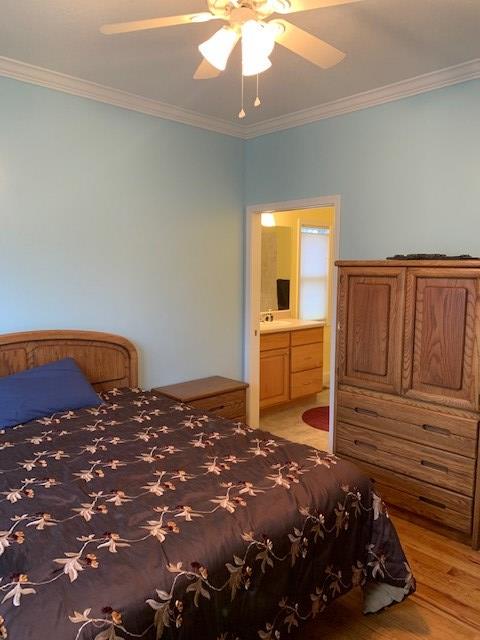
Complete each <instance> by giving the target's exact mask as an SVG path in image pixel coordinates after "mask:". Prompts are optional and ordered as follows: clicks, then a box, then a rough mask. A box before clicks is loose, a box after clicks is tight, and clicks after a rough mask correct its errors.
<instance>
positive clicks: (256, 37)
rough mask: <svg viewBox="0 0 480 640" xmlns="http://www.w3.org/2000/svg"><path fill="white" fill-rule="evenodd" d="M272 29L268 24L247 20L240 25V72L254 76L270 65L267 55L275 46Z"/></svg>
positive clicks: (274, 33)
mask: <svg viewBox="0 0 480 640" xmlns="http://www.w3.org/2000/svg"><path fill="white" fill-rule="evenodd" d="M275 35H276V32H275V30H274V29H271V28H269V26H268V25H265V24H262V23H261V22H257V21H256V20H248V21H247V22H245V23H244V24H243V25H242V74H243V75H244V76H254V75H257V74H258V73H263V71H266V70H267V69H269V68H270V67H271V66H272V63H271V62H270V60H269V57H268V56H269V55H270V54H271V53H272V51H273V47H274V46H275Z"/></svg>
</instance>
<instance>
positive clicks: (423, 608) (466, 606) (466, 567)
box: [297, 517, 480, 640]
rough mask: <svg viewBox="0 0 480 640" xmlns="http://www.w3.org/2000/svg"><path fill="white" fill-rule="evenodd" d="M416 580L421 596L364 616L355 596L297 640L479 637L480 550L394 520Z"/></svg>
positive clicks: (358, 596)
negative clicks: (375, 613)
mask: <svg viewBox="0 0 480 640" xmlns="http://www.w3.org/2000/svg"><path fill="white" fill-rule="evenodd" d="M392 519H393V521H394V522H395V525H396V527H397V531H398V534H399V536H400V540H401V542H402V545H403V548H404V550H405V553H406V555H407V558H408V560H409V562H410V564H411V567H412V569H413V573H414V575H415V577H416V579H417V592H416V593H415V595H413V596H412V597H411V598H409V599H408V600H407V601H405V602H403V603H401V604H399V605H396V606H394V607H392V608H390V609H388V610H387V611H383V612H382V613H380V614H378V615H373V616H364V615H363V614H362V613H361V593H360V592H359V591H358V590H355V591H353V592H350V593H349V594H348V595H346V596H345V597H344V598H340V599H339V600H337V601H336V602H334V603H333V604H332V605H331V606H330V607H329V608H328V609H327V610H326V611H325V612H324V613H323V614H322V616H319V617H318V618H317V619H316V620H313V621H312V622H310V623H309V624H308V625H306V626H305V627H304V628H303V629H302V630H301V632H300V633H299V634H298V636H297V640H334V639H335V640H339V639H342V640H367V639H372V640H373V639H374V640H410V639H411V638H431V639H433V640H467V639H468V640H478V639H480V552H478V551H473V550H472V549H471V548H470V547H467V546H465V545H463V544H460V543H459V542H454V541H452V540H449V539H447V538H444V537H443V536H441V535H439V534H436V533H433V532H432V531H429V530H427V529H423V528H421V527H418V526H416V525H414V524H411V523H409V522H407V521H406V520H402V519H400V518H398V517H394V518H392Z"/></svg>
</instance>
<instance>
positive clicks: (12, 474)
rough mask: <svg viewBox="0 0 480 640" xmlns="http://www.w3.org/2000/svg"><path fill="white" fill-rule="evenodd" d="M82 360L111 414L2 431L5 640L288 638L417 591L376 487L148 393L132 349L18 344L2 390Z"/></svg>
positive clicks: (9, 346)
mask: <svg viewBox="0 0 480 640" xmlns="http://www.w3.org/2000/svg"><path fill="white" fill-rule="evenodd" d="M67 356H71V357H73V358H75V360H76V361H77V362H78V364H79V365H80V367H81V368H82V370H83V371H84V373H85V374H86V375H87V376H88V378H89V380H90V381H91V383H92V385H93V386H94V387H95V388H96V389H97V390H98V391H100V392H102V394H103V399H104V402H103V404H102V405H101V406H100V407H97V408H92V409H82V410H78V411H66V412H62V413H61V414H55V415H53V416H47V417H45V418H42V419H39V420H36V421H33V422H30V423H27V424H24V425H20V426H18V427H14V428H10V429H5V430H3V431H1V432H0V518H1V522H0V529H1V531H0V553H1V556H0V576H1V581H0V638H7V637H8V638H10V639H13V640H20V639H21V640H33V639H34V638H35V640H54V639H55V640H93V639H95V640H115V639H117V638H143V639H144V640H154V639H156V640H160V639H162V640H163V639H167V640H174V639H175V640H177V639H178V640H193V639H194V638H195V639H196V640H198V639H201V640H210V639H211V640H234V639H240V640H253V639H254V638H255V639H258V638H260V639H261V640H275V639H278V638H283V637H285V636H286V635H288V634H289V633H290V632H292V633H293V632H295V631H296V630H297V628H299V627H301V625H302V623H303V622H304V621H306V620H309V619H311V618H313V617H315V616H317V615H318V614H319V613H320V612H321V611H323V610H324V609H325V608H326V606H327V605H328V604H329V602H331V601H332V600H334V599H335V598H337V597H339V596H341V595H342V594H344V593H346V592H347V591H349V590H351V589H352V588H355V587H362V588H363V589H364V594H365V597H364V606H365V611H366V612H375V611H379V610H381V609H382V608H384V607H386V606H389V605H390V604H392V603H395V602H400V601H401V600H403V599H404V598H405V597H406V596H408V595H409V594H410V593H412V592H413V591H414V589H415V582H414V578H413V577H412V574H411V571H410V568H409V565H408V563H407V560H406V558H405V556H404V553H403V551H402V548H401V545H400V543H399V540H398V537H397V535H396V532H395V529H394V527H393V525H392V523H391V521H390V519H389V518H388V514H387V513H386V510H385V507H384V505H383V503H382V500H381V498H380V497H379V496H377V495H376V493H375V490H374V487H373V486H372V484H371V481H370V480H369V479H368V478H367V477H366V476H364V475H363V474H362V473H361V472H360V471H359V470H358V469H357V468H356V467H355V466H354V465H352V464H350V463H348V462H344V461H341V460H340V459H338V458H337V457H335V456H334V455H332V454H329V453H326V452H322V451H317V450H315V449H312V448H310V447H306V446H303V445H299V444H295V443H292V442H289V441H286V440H282V439H280V438H276V437H273V436H272V435H271V434H269V433H266V432H262V431H259V430H253V429H251V428H249V427H248V426H246V425H245V424H241V423H234V422H231V421H229V420H226V419H222V418H218V417H215V416H212V415H207V414H204V413H203V412H201V411H198V410H194V409H193V408H191V407H188V406H186V405H183V404H177V403H175V402H173V401H172V400H170V399H168V398H165V397H163V396H159V395H158V394H155V393H153V392H145V391H142V390H141V389H139V388H137V362H138V361H137V352H136V350H135V348H134V347H133V345H132V344H131V343H130V342H129V341H127V340H125V339H124V338H121V337H118V336H112V335H109V334H102V333H91V332H79V331H47V332H35V333H23V334H10V335H7V336H0V376H5V375H9V374H11V373H15V372H18V371H22V370H24V369H28V368H30V367H34V366H37V365H40V364H44V363H46V362H50V361H52V360H57V359H60V358H64V357H67Z"/></svg>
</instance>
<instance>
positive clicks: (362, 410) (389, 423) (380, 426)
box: [337, 391, 478, 458]
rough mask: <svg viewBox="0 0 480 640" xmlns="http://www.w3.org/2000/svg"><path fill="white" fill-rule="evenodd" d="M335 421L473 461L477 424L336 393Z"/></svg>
mask: <svg viewBox="0 0 480 640" xmlns="http://www.w3.org/2000/svg"><path fill="white" fill-rule="evenodd" d="M337 420H339V421H341V422H347V423H350V424H354V425H359V426H362V427H367V428H368V429H372V430H374V431H379V432H381V433H385V434H387V435H392V436H397V437H399V438H404V439H406V440H411V441H412V442H418V443H419V444H426V445H428V446H430V447H435V448H438V449H443V450H445V451H451V452H453V453H458V454H460V455H464V456H468V457H469V458H475V457H476V452H477V431H478V422H477V421H476V420H475V419H473V418H471V419H470V418H462V417H460V416H453V415H448V414H445V413H438V412H436V411H430V410H428V409H420V408H418V407H415V406H411V405H408V404H402V403H401V402H390V401H387V400H382V399H380V398H372V397H369V396H365V395H361V394H356V393H351V392H348V391H339V392H338V394H337Z"/></svg>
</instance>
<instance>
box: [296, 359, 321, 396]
mask: <svg viewBox="0 0 480 640" xmlns="http://www.w3.org/2000/svg"><path fill="white" fill-rule="evenodd" d="M322 389H323V369H322V367H319V368H317V369H310V370H309V371H299V372H298V373H292V375H291V376H290V398H291V399H292V400H293V399H294V398H301V397H302V396H308V395H310V394H312V393H318V392H319V391H321V390H322Z"/></svg>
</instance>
